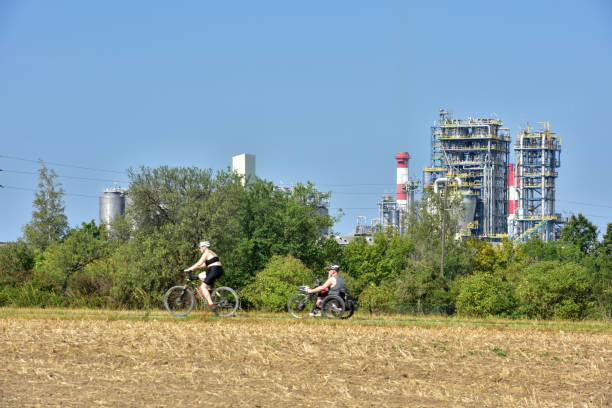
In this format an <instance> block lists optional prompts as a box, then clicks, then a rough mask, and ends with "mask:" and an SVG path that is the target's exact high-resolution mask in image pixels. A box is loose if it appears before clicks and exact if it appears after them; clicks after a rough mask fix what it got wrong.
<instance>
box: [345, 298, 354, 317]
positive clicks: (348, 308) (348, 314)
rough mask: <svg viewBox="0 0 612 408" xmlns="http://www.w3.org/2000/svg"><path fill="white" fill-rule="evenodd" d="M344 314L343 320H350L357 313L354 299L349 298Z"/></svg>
mask: <svg viewBox="0 0 612 408" xmlns="http://www.w3.org/2000/svg"><path fill="white" fill-rule="evenodd" d="M344 309H345V310H344V314H343V315H342V318H343V319H348V318H349V317H351V316H352V315H353V313H355V302H354V301H353V300H352V299H349V298H347V301H346V302H345V304H344Z"/></svg>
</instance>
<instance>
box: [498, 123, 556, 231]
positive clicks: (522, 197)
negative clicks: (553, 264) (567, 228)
mask: <svg viewBox="0 0 612 408" xmlns="http://www.w3.org/2000/svg"><path fill="white" fill-rule="evenodd" d="M538 123H540V124H542V125H543V127H544V128H543V129H541V130H539V131H535V132H532V131H531V129H530V128H529V123H527V129H525V130H523V131H522V132H521V133H519V135H518V137H517V141H516V143H515V145H514V151H515V154H516V169H515V172H514V173H515V174H514V177H515V179H514V185H515V186H516V191H517V193H518V194H517V197H516V199H517V203H516V207H517V208H516V213H515V214H511V215H510V216H509V217H508V230H509V231H508V233H509V236H510V238H511V239H513V240H514V241H522V240H525V239H528V238H530V237H533V236H539V237H540V238H541V239H542V240H543V241H545V242H548V241H551V240H556V239H558V238H559V234H560V229H561V226H562V225H563V224H564V223H565V221H564V220H563V218H562V217H561V215H560V214H556V213H555V181H556V179H557V176H558V173H557V168H559V167H560V166H561V139H560V138H559V137H558V136H557V135H556V134H555V133H553V132H551V131H550V124H549V123H548V122H538Z"/></svg>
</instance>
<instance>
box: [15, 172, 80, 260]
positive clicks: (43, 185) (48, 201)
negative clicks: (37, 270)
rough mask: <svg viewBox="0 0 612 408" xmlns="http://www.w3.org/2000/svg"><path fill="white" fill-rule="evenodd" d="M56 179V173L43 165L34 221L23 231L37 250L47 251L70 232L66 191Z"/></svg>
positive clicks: (35, 199)
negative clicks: (65, 207) (66, 208)
mask: <svg viewBox="0 0 612 408" xmlns="http://www.w3.org/2000/svg"><path fill="white" fill-rule="evenodd" d="M41 164H42V162H41ZM56 178H57V174H55V171H53V169H51V170H49V169H47V167H46V166H45V165H44V164H42V167H41V168H40V170H39V183H38V188H39V190H38V191H37V192H36V193H35V194H34V202H33V206H34V211H33V212H32V219H31V220H30V222H29V223H28V224H26V225H25V226H24V230H23V232H24V237H25V240H26V242H27V243H28V244H30V245H31V246H32V247H33V248H35V249H39V250H45V249H46V248H47V247H49V245H51V244H52V243H54V242H58V241H60V240H61V239H62V238H64V236H65V235H66V233H67V232H68V230H69V227H68V218H67V217H66V215H65V214H64V200H63V196H64V189H63V188H62V184H61V183H57V182H56V181H55V179H56Z"/></svg>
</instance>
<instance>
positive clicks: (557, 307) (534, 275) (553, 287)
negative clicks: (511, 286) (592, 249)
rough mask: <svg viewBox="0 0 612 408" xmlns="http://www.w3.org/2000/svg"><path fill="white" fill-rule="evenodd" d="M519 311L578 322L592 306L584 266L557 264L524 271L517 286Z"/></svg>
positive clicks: (541, 317)
mask: <svg viewBox="0 0 612 408" xmlns="http://www.w3.org/2000/svg"><path fill="white" fill-rule="evenodd" d="M517 297H518V300H519V303H520V304H519V312H520V313H522V314H524V315H526V316H528V317H530V318H539V319H550V318H559V319H582V318H584V317H585V316H586V315H587V313H588V312H589V311H590V310H592V309H593V308H595V307H596V301H595V299H594V298H593V295H592V293H591V285H590V284H589V279H588V274H587V270H586V268H585V267H583V266H580V265H577V264H575V263H565V264H564V263H561V262H559V261H548V262H539V263H536V264H534V265H531V266H529V267H528V268H526V269H525V271H524V273H523V275H521V276H520V278H519V282H518V286H517Z"/></svg>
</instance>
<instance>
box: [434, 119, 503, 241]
mask: <svg viewBox="0 0 612 408" xmlns="http://www.w3.org/2000/svg"><path fill="white" fill-rule="evenodd" d="M502 126H503V122H502V121H501V120H498V119H489V118H468V120H459V119H453V117H452V114H450V113H449V112H448V111H446V110H444V109H440V112H439V120H438V122H437V123H434V126H432V128H431V165H430V167H426V168H425V170H424V172H423V175H424V180H423V185H424V186H432V185H433V184H434V182H435V181H436V179H438V178H441V177H446V178H447V179H448V180H456V178H457V177H458V178H459V179H460V180H461V187H462V190H463V191H464V192H466V190H467V193H468V194H472V195H474V196H476V198H477V202H476V211H475V214H474V220H473V222H472V223H471V224H470V225H469V230H470V231H469V233H470V235H473V236H476V237H478V238H481V239H485V240H490V241H499V240H501V238H502V237H504V236H506V235H507V226H508V223H507V214H508V209H507V179H506V172H507V164H508V158H509V151H510V141H511V139H510V132H509V130H508V129H506V128H504V127H502ZM457 184H458V183H456V182H449V186H448V187H449V188H451V191H453V190H454V191H455V192H457V191H458V189H457V187H458V185H457Z"/></svg>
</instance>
